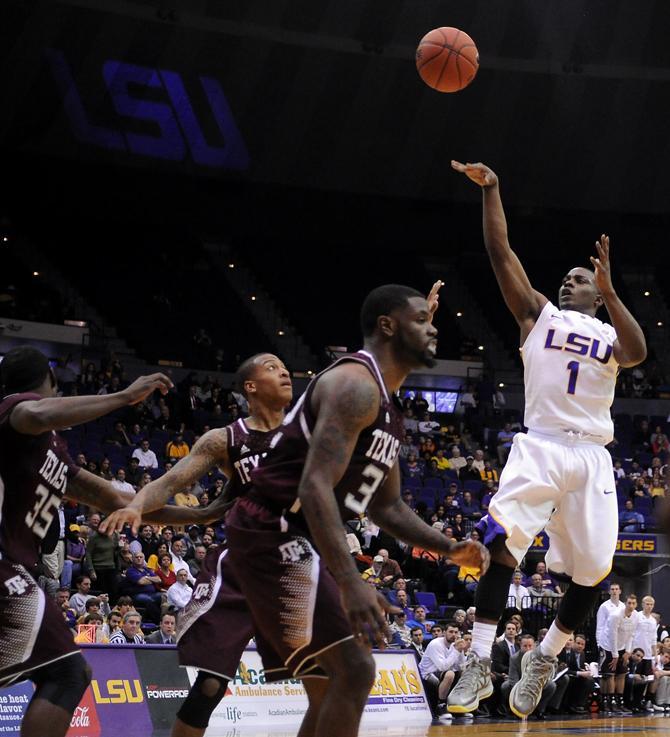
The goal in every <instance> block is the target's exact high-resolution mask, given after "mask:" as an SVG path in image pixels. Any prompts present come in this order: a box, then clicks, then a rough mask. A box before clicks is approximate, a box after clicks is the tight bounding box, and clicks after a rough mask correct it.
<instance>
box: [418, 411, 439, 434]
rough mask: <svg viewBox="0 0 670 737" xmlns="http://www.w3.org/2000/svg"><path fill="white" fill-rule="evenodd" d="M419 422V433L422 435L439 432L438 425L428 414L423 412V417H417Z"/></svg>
mask: <svg viewBox="0 0 670 737" xmlns="http://www.w3.org/2000/svg"><path fill="white" fill-rule="evenodd" d="M419 416H420V417H421V421H420V422H419V432H420V433H421V434H422V435H430V436H432V435H433V433H436V432H440V423H439V422H436V421H435V420H433V419H432V418H431V416H430V413H429V412H424V413H423V415H419Z"/></svg>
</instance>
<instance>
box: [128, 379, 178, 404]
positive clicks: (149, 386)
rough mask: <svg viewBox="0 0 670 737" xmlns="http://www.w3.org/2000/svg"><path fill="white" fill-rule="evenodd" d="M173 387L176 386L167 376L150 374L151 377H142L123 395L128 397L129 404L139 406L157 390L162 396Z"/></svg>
mask: <svg viewBox="0 0 670 737" xmlns="http://www.w3.org/2000/svg"><path fill="white" fill-rule="evenodd" d="M173 386H174V384H173V383H172V381H170V379H169V378H168V377H167V376H166V375H165V374H150V375H149V376H140V378H139V379H136V380H135V381H133V383H132V384H131V385H130V386H129V387H127V388H126V389H124V390H123V391H122V392H121V393H122V394H123V395H124V396H125V397H126V400H127V402H128V404H139V403H140V402H142V401H143V400H145V399H146V398H147V397H148V396H150V395H151V394H153V393H154V392H155V391H156V389H158V390H159V391H160V393H161V394H167V393H168V392H169V391H170V389H172V387H173Z"/></svg>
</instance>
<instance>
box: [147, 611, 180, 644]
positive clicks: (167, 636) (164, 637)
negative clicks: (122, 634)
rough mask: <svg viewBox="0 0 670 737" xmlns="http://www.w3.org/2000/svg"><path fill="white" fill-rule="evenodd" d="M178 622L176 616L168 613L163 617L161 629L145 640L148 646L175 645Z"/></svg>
mask: <svg viewBox="0 0 670 737" xmlns="http://www.w3.org/2000/svg"><path fill="white" fill-rule="evenodd" d="M175 625H176V620H175V616H174V614H169V613H168V612H166V613H165V614H164V615H163V616H162V617H161V623H160V627H159V628H158V629H157V630H156V631H155V632H152V633H151V634H150V635H149V636H148V637H145V638H144V642H146V643H147V645H174V644H175V642H176V640H175V629H176V627H175Z"/></svg>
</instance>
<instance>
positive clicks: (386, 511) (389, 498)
mask: <svg viewBox="0 0 670 737" xmlns="http://www.w3.org/2000/svg"><path fill="white" fill-rule="evenodd" d="M369 513H370V516H371V517H372V519H373V520H374V522H375V524H377V525H379V527H381V529H382V530H384V532H387V533H388V534H389V535H393V537H396V538H398V539H399V540H402V541H403V542H406V543H407V544H408V545H412V546H415V547H418V548H425V549H426V550H433V551H435V552H436V553H440V554H441V555H445V556H446V557H447V558H449V559H450V560H451V561H453V562H454V563H456V564H457V565H461V566H472V567H475V568H476V567H479V569H480V570H481V572H482V574H483V573H485V572H486V569H487V568H488V566H489V552H488V550H487V549H486V548H485V547H484V546H483V545H482V544H481V543H479V542H476V541H475V540H465V541H463V542H456V541H455V540H449V539H448V538H446V537H445V536H444V534H443V533H441V532H438V531H437V530H436V529H435V528H434V527H431V526H430V525H427V524H426V523H425V522H424V521H423V520H422V519H421V518H420V517H419V516H418V515H416V514H415V513H414V512H413V511H412V510H411V509H410V508H409V507H408V506H407V504H405V502H404V501H403V500H402V499H401V498H400V466H399V465H398V462H397V461H396V464H395V466H394V467H393V468H392V469H391V472H390V473H389V475H388V476H387V478H386V481H385V482H384V484H383V485H382V486H381V487H380V488H379V490H378V491H377V493H376V494H375V496H374V498H373V500H372V502H371V503H370V507H369Z"/></svg>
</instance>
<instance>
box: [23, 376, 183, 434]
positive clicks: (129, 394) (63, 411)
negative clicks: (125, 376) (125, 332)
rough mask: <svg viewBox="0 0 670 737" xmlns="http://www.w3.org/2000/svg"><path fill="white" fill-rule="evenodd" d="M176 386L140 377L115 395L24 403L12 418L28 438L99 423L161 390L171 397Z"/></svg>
mask: <svg viewBox="0 0 670 737" xmlns="http://www.w3.org/2000/svg"><path fill="white" fill-rule="evenodd" d="M172 386H173V384H172V381H170V379H168V377H167V376H165V374H151V375H150V376H140V378H139V379H137V380H136V381H134V382H133V383H132V384H131V385H130V386H129V387H128V388H127V389H124V390H123V391H120V392H116V393H115V394H103V395H98V394H94V395H92V396H83V397H53V398H46V399H39V400H36V401H29V402H21V404H18V405H17V406H16V407H15V408H14V410H13V411H12V414H11V415H10V420H9V421H10V422H11V424H12V427H13V428H14V429H15V430H16V431H17V432H20V433H23V434H24V435H41V434H42V433H43V432H49V431H51V430H61V429H63V428H66V427H72V426H73V425H81V424H83V423H84V422H90V421H91V420H96V419H97V418H98V417H102V416H103V415H107V414H109V413H110V412H113V411H114V410H116V409H120V408H121V407H126V406H127V405H129V404H138V403H139V402H141V401H142V400H144V399H146V398H147V397H148V396H149V395H150V394H153V392H155V391H156V389H158V390H159V391H160V392H161V393H162V394H167V393H168V391H169V390H170V389H171V388H172Z"/></svg>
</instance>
